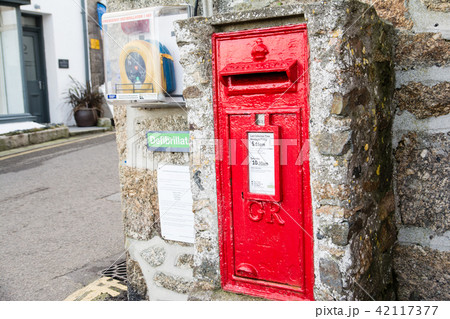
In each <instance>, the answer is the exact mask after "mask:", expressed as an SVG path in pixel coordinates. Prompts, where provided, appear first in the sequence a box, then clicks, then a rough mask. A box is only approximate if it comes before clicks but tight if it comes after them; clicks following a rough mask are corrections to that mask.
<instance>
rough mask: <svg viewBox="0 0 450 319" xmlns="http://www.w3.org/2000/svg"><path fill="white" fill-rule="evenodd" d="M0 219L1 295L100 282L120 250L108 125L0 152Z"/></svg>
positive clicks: (69, 292)
mask: <svg viewBox="0 0 450 319" xmlns="http://www.w3.org/2000/svg"><path fill="white" fill-rule="evenodd" d="M0 220H1V222H0V243H1V244H0V256H2V258H1V259H0V278H1V280H0V300H64V299H66V298H67V297H68V296H73V294H74V292H77V291H78V290H79V289H86V288H85V287H87V286H89V284H91V283H92V282H96V281H97V280H99V279H100V280H102V281H101V282H99V283H100V284H101V285H100V287H101V286H102V285H103V286H107V285H106V283H110V282H108V281H105V280H107V279H101V277H102V276H101V271H102V270H104V269H106V268H108V267H109V266H110V265H111V264H113V263H116V262H117V261H118V260H122V259H123V258H124V253H125V252H124V240H123V223H122V215H121V209H120V187H119V176H118V156H117V151H116V143H115V134H114V132H107V133H99V134H96V135H83V136H76V137H72V138H69V139H63V140H56V141H52V142H47V143H43V144H39V145H32V146H29V147H26V148H20V149H14V150H10V151H6V152H0ZM115 285H116V283H114V284H111V287H113V286H115ZM123 286H124V285H122V287H121V288H123ZM89 287H92V286H89ZM111 289H112V288H111ZM115 289H116V290H117V289H118V288H117V287H116V288H115ZM88 290H89V289H88ZM112 290H113V291H114V289H112ZM97 291H100V290H97ZM108 291H109V290H108ZM108 291H106V292H108ZM85 292H86V290H85ZM106 292H105V291H103V292H100V295H102V294H103V296H106V295H105V293H106ZM109 292H111V291H109ZM119 294H120V293H119ZM88 295H89V296H88ZM109 295H110V296H111V297H114V296H112V295H111V293H110V294H109ZM78 297H80V296H78ZM88 297H89V298H90V297H92V294H87V295H85V296H83V297H82V298H78V299H80V300H81V299H82V300H86V299H85V298H88ZM101 298H102V297H100V299H97V300H108V298H106V299H105V298H103V299H101ZM75 299H77V298H75ZM94 299H95V297H94ZM110 300H111V299H110Z"/></svg>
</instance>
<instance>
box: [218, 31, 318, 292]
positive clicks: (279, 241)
mask: <svg viewBox="0 0 450 319" xmlns="http://www.w3.org/2000/svg"><path fill="white" fill-rule="evenodd" d="M212 40H213V72H214V119H215V135H216V138H217V139H218V141H219V143H216V155H217V156H216V176H217V194H218V209H219V243H220V265H221V277H222V286H223V289H225V290H228V291H232V292H237V293H244V294H249V295H254V296H260V297H264V298H268V299H275V300H313V285H314V270H313V269H314V267H313V236H312V235H313V233H312V209H311V190H310V186H309V185H310V176H309V159H308V153H307V152H305V150H307V149H308V120H309V106H308V89H309V81H308V74H307V72H304V70H307V66H308V52H309V49H308V41H307V32H306V25H304V24H302V25H292V26H286V27H276V28H268V29H258V30H247V31H240V32H231V33H216V34H214V35H213V37H212ZM257 114H260V116H259V119H261V118H264V121H263V122H264V123H261V122H260V123H257ZM254 133H267V134H268V136H269V137H270V136H273V138H274V141H275V145H274V147H273V152H274V155H273V156H274V158H273V162H274V169H273V174H274V178H273V179H274V184H275V185H274V191H273V194H271V193H270V194H269V193H261V194H259V193H256V192H255V193H252V192H251V191H250V187H249V178H250V177H249V162H248V160H249V159H248V158H249V145H248V138H249V134H254ZM271 134H273V135H271ZM252 136H253V135H252ZM220 141H222V142H220ZM269 154H270V153H269ZM252 185H253V184H252Z"/></svg>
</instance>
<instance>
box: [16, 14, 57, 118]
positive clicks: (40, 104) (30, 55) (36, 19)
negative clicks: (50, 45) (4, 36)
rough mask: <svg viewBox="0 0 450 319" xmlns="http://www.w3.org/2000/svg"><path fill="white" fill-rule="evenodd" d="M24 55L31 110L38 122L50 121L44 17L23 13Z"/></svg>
mask: <svg viewBox="0 0 450 319" xmlns="http://www.w3.org/2000/svg"><path fill="white" fill-rule="evenodd" d="M22 26H23V36H22V45H23V56H24V65H25V79H26V83H27V93H28V106H29V112H30V113H31V114H32V115H33V116H35V117H36V121H37V122H38V123H48V122H50V116H49V110H48V97H47V76H46V72H45V70H46V68H45V51H44V41H43V36H42V17H40V16H33V15H22Z"/></svg>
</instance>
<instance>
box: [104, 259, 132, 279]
mask: <svg viewBox="0 0 450 319" xmlns="http://www.w3.org/2000/svg"><path fill="white" fill-rule="evenodd" d="M102 275H103V276H105V277H111V278H114V279H117V280H120V281H122V282H124V283H126V282H127V264H126V261H125V260H124V261H121V262H118V263H115V264H113V265H111V266H110V267H109V268H107V269H105V270H102Z"/></svg>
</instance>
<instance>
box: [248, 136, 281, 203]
mask: <svg viewBox="0 0 450 319" xmlns="http://www.w3.org/2000/svg"><path fill="white" fill-rule="evenodd" d="M248 154H249V163H248V178H249V181H248V182H249V183H248V184H249V188H250V189H249V191H250V193H254V194H265V195H275V146H274V136H273V133H248Z"/></svg>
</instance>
